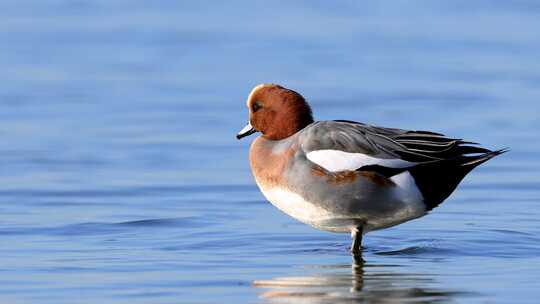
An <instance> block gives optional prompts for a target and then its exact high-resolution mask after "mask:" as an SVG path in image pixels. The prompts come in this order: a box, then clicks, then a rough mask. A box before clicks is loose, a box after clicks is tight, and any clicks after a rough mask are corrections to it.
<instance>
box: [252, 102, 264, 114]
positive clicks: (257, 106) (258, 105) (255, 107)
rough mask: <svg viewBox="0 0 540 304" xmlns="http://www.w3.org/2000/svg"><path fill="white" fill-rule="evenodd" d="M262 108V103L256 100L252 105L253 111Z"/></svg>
mask: <svg viewBox="0 0 540 304" xmlns="http://www.w3.org/2000/svg"><path fill="white" fill-rule="evenodd" d="M261 108H262V106H261V104H260V103H259V102H257V101H256V102H254V103H253V105H252V106H251V111H252V112H253V113H255V112H257V111H259V110H260V109H261Z"/></svg>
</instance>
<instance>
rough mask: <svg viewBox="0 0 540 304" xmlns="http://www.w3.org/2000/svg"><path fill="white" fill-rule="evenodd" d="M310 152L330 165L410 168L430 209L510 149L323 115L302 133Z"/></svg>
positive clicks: (384, 170) (388, 174) (387, 172)
mask: <svg viewBox="0 0 540 304" xmlns="http://www.w3.org/2000/svg"><path fill="white" fill-rule="evenodd" d="M299 142H300V145H301V148H302V150H303V151H304V152H305V154H306V157H307V158H308V159H309V160H310V161H311V162H313V163H314V164H316V165H318V166H320V167H322V168H324V169H326V170H328V171H330V172H337V171H373V172H375V173H377V174H380V175H382V176H384V177H385V178H392V177H393V176H396V175H398V174H401V173H404V172H406V173H409V174H411V175H412V177H413V178H414V181H415V183H416V185H417V187H418V188H419V189H420V191H421V192H422V195H423V196H424V199H425V200H426V201H429V202H428V203H429V205H430V206H429V209H432V208H433V207H435V206H437V205H438V204H439V203H440V202H442V201H443V200H444V199H446V197H448V195H450V193H452V191H453V190H454V189H455V187H456V186H457V185H458V184H459V182H460V181H461V180H462V179H463V177H465V175H466V174H467V173H469V172H470V171H471V170H472V169H473V168H474V167H476V166H478V165H479V164H481V163H483V162H485V161H487V160H489V159H490V158H492V157H494V156H496V155H498V154H501V153H503V152H505V151H504V150H499V151H491V150H488V149H485V148H482V147H479V146H476V144H475V143H472V142H467V141H463V140H461V139H457V138H450V137H446V136H444V135H443V134H439V133H434V132H429V131H411V130H402V129H393V128H383V127H376V126H370V125H366V124H362V123H358V122H353V121H320V122H316V123H313V124H311V125H310V126H308V127H307V128H306V129H304V130H303V131H302V133H301V134H300V138H299Z"/></svg>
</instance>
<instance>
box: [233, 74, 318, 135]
mask: <svg viewBox="0 0 540 304" xmlns="http://www.w3.org/2000/svg"><path fill="white" fill-rule="evenodd" d="M247 107H248V109H249V123H248V125H247V126H246V127H245V128H244V129H242V131H240V133H238V135H236V137H237V138H238V139H240V138H242V137H245V136H248V135H251V134H253V133H255V132H261V133H262V136H263V137H264V138H266V139H270V140H280V139H284V138H287V137H289V136H291V135H293V134H295V133H296V132H298V131H300V130H302V129H303V128H305V127H306V126H307V125H309V124H311V123H312V122H313V115H312V113H311V108H310V107H309V105H308V104H307V102H306V100H305V99H304V97H302V95H300V94H298V93H297V92H295V91H293V90H289V89H287V88H284V87H282V86H279V85H276V84H260V85H258V86H256V87H255V88H254V89H253V90H252V91H251V93H250V94H249V97H248V100H247Z"/></svg>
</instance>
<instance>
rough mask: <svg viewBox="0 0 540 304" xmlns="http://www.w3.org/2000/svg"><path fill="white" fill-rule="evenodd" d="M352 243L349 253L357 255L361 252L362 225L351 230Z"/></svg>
mask: <svg viewBox="0 0 540 304" xmlns="http://www.w3.org/2000/svg"><path fill="white" fill-rule="evenodd" d="M351 237H352V244H351V253H352V254H353V255H358V254H360V253H362V226H358V227H356V228H355V229H353V230H352V231H351Z"/></svg>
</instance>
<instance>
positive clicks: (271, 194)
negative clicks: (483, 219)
mask: <svg viewBox="0 0 540 304" xmlns="http://www.w3.org/2000/svg"><path fill="white" fill-rule="evenodd" d="M261 191H262V193H263V194H264V196H265V197H266V199H267V200H268V201H270V203H272V205H274V206H276V208H278V209H279V210H281V211H283V212H285V213H287V214H288V215H290V216H292V217H294V218H295V219H297V220H299V221H301V222H303V223H306V224H309V225H315V223H316V222H319V221H324V220H326V219H330V218H332V214H330V213H329V212H328V211H326V210H325V209H323V208H321V207H317V206H315V205H313V204H312V203H310V202H308V201H306V200H304V198H302V197H301V196H300V195H298V194H296V193H294V192H291V191H289V190H286V189H283V188H278V187H274V188H270V189H263V188H261ZM315 226H316V225H315Z"/></svg>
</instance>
